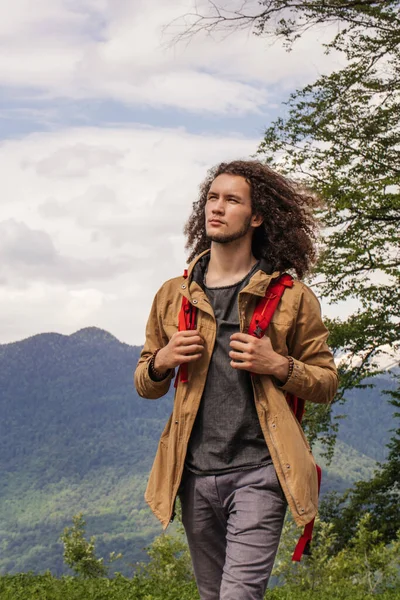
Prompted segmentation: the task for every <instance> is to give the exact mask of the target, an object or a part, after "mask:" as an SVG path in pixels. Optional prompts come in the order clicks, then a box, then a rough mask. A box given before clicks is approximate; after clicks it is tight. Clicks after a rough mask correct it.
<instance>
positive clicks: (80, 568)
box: [61, 513, 122, 577]
mask: <svg viewBox="0 0 400 600" xmlns="http://www.w3.org/2000/svg"><path fill="white" fill-rule="evenodd" d="M72 521H73V525H72V527H66V528H65V529H64V533H63V534H62V536H61V541H62V542H63V544H64V561H65V562H66V564H67V565H68V566H69V567H70V568H71V569H72V570H73V571H75V573H76V574H77V575H83V577H104V576H105V575H107V567H106V566H105V564H104V561H103V559H102V558H96V554H95V549H94V543H95V538H94V536H92V537H91V538H90V541H89V542H88V541H87V540H86V539H85V524H86V523H85V520H84V518H83V515H82V513H80V514H79V515H74V516H73V517H72ZM121 556H122V555H120V554H119V555H118V556H117V557H116V558H120V557H121Z"/></svg>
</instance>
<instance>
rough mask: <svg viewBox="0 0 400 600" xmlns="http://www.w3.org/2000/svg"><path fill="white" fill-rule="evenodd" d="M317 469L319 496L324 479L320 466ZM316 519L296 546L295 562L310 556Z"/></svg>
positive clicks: (306, 528)
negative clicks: (304, 556)
mask: <svg viewBox="0 0 400 600" xmlns="http://www.w3.org/2000/svg"><path fill="white" fill-rule="evenodd" d="M315 466H316V468H317V477H318V496H319V491H320V489H321V479H322V469H321V467H320V466H319V465H315ZM314 523H315V517H314V519H313V520H312V521H310V522H309V523H307V525H306V526H305V527H304V531H303V535H302V536H301V537H300V538H299V541H298V542H297V544H296V548H295V549H294V552H293V556H292V560H293V561H294V562H300V560H301V557H302V556H303V554H304V555H306V556H310V555H311V549H310V544H311V540H312V534H313V529H314Z"/></svg>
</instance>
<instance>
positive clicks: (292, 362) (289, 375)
mask: <svg viewBox="0 0 400 600" xmlns="http://www.w3.org/2000/svg"><path fill="white" fill-rule="evenodd" d="M287 359H288V361H289V371H288V376H287V379H286V381H289V379H290V378H291V376H292V373H293V369H294V360H293V358H292V357H291V356H288V357H287Z"/></svg>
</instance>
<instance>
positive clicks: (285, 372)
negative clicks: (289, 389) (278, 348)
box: [273, 356, 293, 385]
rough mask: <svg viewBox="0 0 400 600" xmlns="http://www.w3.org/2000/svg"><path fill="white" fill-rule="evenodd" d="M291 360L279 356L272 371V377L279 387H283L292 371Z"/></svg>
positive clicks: (287, 357)
mask: <svg viewBox="0 0 400 600" xmlns="http://www.w3.org/2000/svg"><path fill="white" fill-rule="evenodd" d="M292 364H293V359H292V358H291V357H289V356H280V358H279V360H278V362H277V365H276V367H275V369H274V373H273V375H274V377H275V378H276V379H278V380H279V382H280V384H281V385H284V384H285V383H286V382H287V380H288V379H289V377H290V374H291V370H293V366H292Z"/></svg>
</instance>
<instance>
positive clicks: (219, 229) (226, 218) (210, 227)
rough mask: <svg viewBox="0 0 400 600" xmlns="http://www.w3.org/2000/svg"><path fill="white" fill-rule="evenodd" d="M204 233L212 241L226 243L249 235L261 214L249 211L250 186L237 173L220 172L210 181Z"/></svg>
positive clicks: (250, 209) (258, 223) (259, 220)
mask: <svg viewBox="0 0 400 600" xmlns="http://www.w3.org/2000/svg"><path fill="white" fill-rule="evenodd" d="M205 220H206V234H207V238H208V239H209V240H211V241H212V242H218V243H220V244H227V243H229V242H233V241H235V240H238V239H240V238H242V237H245V236H249V237H252V235H253V231H254V228H255V227H258V226H259V225H260V224H261V221H262V220H261V219H260V217H257V216H255V215H253V214H252V207H251V190H250V185H249V184H248V183H247V181H246V180H245V179H244V177H241V176H240V175H228V174H226V173H224V174H222V175H219V176H218V177H216V178H215V179H214V181H213V182H212V184H211V187H210V190H209V192H208V195H207V202H206V206H205Z"/></svg>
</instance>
